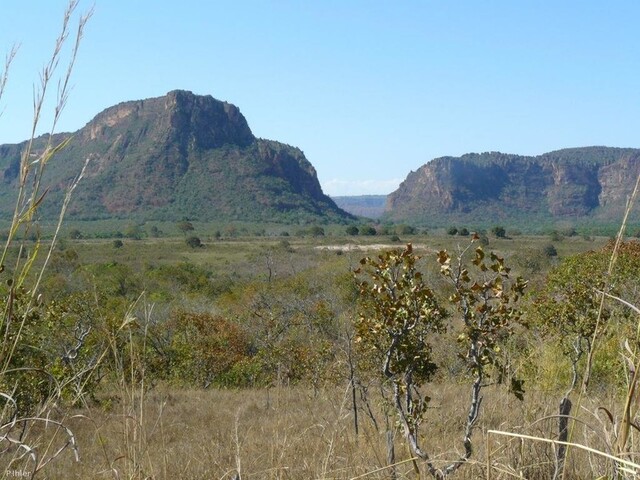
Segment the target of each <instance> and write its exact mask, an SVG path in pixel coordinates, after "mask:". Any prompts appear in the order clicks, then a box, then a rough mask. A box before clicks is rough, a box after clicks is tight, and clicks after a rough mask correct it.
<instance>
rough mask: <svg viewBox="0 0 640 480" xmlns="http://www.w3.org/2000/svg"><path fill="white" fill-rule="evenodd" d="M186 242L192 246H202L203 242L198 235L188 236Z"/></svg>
mask: <svg viewBox="0 0 640 480" xmlns="http://www.w3.org/2000/svg"><path fill="white" fill-rule="evenodd" d="M186 242H187V245H189V246H190V247H191V248H200V247H202V242H201V241H200V239H199V238H198V237H195V236H192V237H189V238H187V240H186Z"/></svg>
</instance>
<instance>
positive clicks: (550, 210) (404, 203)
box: [384, 147, 640, 225]
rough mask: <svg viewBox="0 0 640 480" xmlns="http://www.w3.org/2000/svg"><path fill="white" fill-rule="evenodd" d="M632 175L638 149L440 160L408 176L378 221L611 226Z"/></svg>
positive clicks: (639, 168) (639, 159) (638, 163)
mask: <svg viewBox="0 0 640 480" xmlns="http://www.w3.org/2000/svg"><path fill="white" fill-rule="evenodd" d="M639 174H640V150H638V149H632V148H608V147H585V148H573V149H565V150H558V151H555V152H550V153H545V154H543V155H539V156H535V157H532V156H521V155H510V154H504V153H499V152H488V153H482V154H476V153H470V154H467V155H463V156H462V157H442V158H437V159H434V160H432V161H431V162H429V163H427V164H425V165H424V166H422V167H420V168H419V169H418V170H417V171H415V172H411V173H409V175H408V176H407V178H406V179H405V180H404V182H402V184H401V185H400V187H399V188H398V189H397V190H396V191H395V192H393V193H391V194H390V195H389V196H388V197H387V203H386V206H385V214H384V216H385V218H387V219H391V220H395V221H413V222H424V223H430V224H434V225H446V224H451V222H472V223H475V224H488V223H494V224H495V223H496V222H505V223H508V222H512V223H520V224H527V223H531V222H541V223H545V222H546V223H553V222H562V221H577V222H592V223H611V222H619V221H621V219H622V212H623V210H624V207H625V205H626V202H627V199H628V198H629V196H630V195H631V193H632V191H633V188H634V185H635V182H636V179H637V177H638V175H639Z"/></svg>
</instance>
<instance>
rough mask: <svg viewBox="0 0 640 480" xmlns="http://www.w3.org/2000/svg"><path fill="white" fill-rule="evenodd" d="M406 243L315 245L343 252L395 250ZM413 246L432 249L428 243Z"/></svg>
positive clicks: (319, 248)
mask: <svg viewBox="0 0 640 480" xmlns="http://www.w3.org/2000/svg"><path fill="white" fill-rule="evenodd" d="M404 247H405V245H404V244H401V243H371V244H366V245H356V244H355V243H346V244H343V245H318V246H316V247H314V248H315V249H316V250H329V251H337V250H342V251H343V252H365V251H370V250H376V251H377V250H393V249H402V248H404ZM413 248H414V249H415V250H429V251H432V249H431V248H429V247H427V246H426V245H420V244H414V245H413Z"/></svg>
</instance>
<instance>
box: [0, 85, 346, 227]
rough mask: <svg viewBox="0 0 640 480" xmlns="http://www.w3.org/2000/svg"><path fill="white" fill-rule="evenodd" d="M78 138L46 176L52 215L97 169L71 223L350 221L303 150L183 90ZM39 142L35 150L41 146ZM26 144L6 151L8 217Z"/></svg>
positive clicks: (116, 111) (140, 103)
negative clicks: (70, 189)
mask: <svg viewBox="0 0 640 480" xmlns="http://www.w3.org/2000/svg"><path fill="white" fill-rule="evenodd" d="M69 135H71V136H72V140H71V143H70V144H69V145H68V146H67V147H66V148H65V149H64V150H63V151H62V152H61V153H60V154H58V155H57V156H56V157H54V159H53V160H52V161H51V162H50V164H49V165H48V167H47V169H48V170H47V175H46V178H45V183H46V184H47V185H49V186H50V190H49V192H48V198H47V202H46V204H45V210H44V213H45V214H46V213H47V212H51V213H53V212H54V211H56V209H57V208H59V206H60V204H61V200H62V196H63V192H64V189H65V187H66V186H67V185H68V184H69V182H70V181H71V179H73V178H74V177H75V176H76V175H77V174H78V173H79V172H80V170H81V168H82V165H83V163H84V161H85V159H86V158H89V159H90V163H89V167H88V171H87V175H86V177H85V178H84V179H83V180H82V182H81V183H80V185H79V186H78V188H77V190H76V192H75V194H74V200H73V203H72V205H71V207H70V209H69V216H70V217H72V218H75V219H102V218H114V217H115V218H135V219H140V220H147V219H158V220H178V219H182V218H184V217H187V218H191V219H197V220H202V221H212V220H248V221H278V222H295V223H304V222H311V221H318V220H327V221H334V222H341V221H345V220H348V219H350V218H352V217H351V216H350V215H349V214H347V213H346V212H344V211H342V210H341V209H339V208H338V207H337V206H336V204H335V203H334V202H333V201H332V200H331V199H330V198H329V197H328V196H326V195H324V193H323V192H322V189H321V187H320V184H319V182H318V179H317V176H316V171H315V169H314V168H313V166H312V165H311V163H310V162H309V161H308V160H307V159H306V158H305V156H304V154H303V152H302V151H301V150H300V149H298V148H295V147H292V146H289V145H285V144H282V143H279V142H276V141H271V140H263V139H259V138H256V137H255V136H254V135H253V133H252V132H251V129H250V128H249V125H248V124H247V121H246V119H245V118H244V116H243V115H242V113H240V110H239V109H238V108H237V107H236V106H234V105H232V104H230V103H227V102H222V101H219V100H216V99H214V98H213V97H211V96H200V95H194V94H193V93H191V92H188V91H181V90H175V91H172V92H169V93H168V94H167V95H165V96H163V97H157V98H149V99H146V100H137V101H130V102H124V103H121V104H118V105H115V106H113V107H110V108H107V109H106V110H104V111H103V112H101V113H99V114H98V115H96V117H95V118H93V119H92V120H91V121H90V122H89V123H88V124H87V125H86V126H85V127H84V128H82V129H80V130H79V131H77V132H75V133H73V134H59V135H56V138H55V140H56V141H59V140H61V139H62V138H64V137H67V136H69ZM44 140H45V138H39V139H38V142H37V145H38V144H39V145H43V144H44ZM24 147H25V144H24V143H22V144H17V145H2V146H0V173H1V176H0V178H1V179H2V182H0V215H1V216H5V217H6V216H8V215H10V214H11V213H12V201H11V200H12V198H13V197H12V195H15V182H16V179H17V175H18V170H19V168H18V167H19V163H20V155H21V153H22V151H23V150H24Z"/></svg>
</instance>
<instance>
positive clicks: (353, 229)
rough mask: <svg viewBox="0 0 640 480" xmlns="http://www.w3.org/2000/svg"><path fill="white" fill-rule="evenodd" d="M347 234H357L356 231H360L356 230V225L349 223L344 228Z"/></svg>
mask: <svg viewBox="0 0 640 480" xmlns="http://www.w3.org/2000/svg"><path fill="white" fill-rule="evenodd" d="M345 231H346V233H347V235H358V233H360V230H358V227H356V226H355V225H349V226H348V227H347V228H346V229H345Z"/></svg>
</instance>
